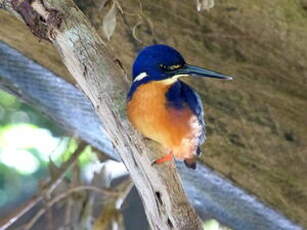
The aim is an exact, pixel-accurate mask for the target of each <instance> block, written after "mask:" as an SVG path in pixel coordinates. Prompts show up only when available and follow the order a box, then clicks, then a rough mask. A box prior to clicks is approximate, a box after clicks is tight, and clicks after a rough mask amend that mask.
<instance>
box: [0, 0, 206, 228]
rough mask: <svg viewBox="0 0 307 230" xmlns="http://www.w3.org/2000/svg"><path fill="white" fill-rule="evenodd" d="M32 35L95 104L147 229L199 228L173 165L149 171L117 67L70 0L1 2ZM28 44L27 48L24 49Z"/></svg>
mask: <svg viewBox="0 0 307 230" xmlns="http://www.w3.org/2000/svg"><path fill="white" fill-rule="evenodd" d="M0 6H5V8H6V9H8V10H9V11H12V12H14V14H16V12H17V13H18V14H19V15H20V16H21V18H22V19H23V20H24V22H25V23H26V24H27V25H28V27H29V28H30V29H31V31H32V32H33V33H34V34H35V35H36V36H38V37H39V38H41V39H46V40H49V41H50V42H52V43H53V44H54V46H55V47H56V48H57V50H58V51H59V53H60V54H61V56H62V59H63V62H64V63H65V65H66V67H67V68H68V70H69V71H70V73H71V74H72V75H73V77H74V78H75V79H76V81H77V82H78V84H79V86H80V88H81V89H82V90H83V91H84V92H85V94H86V95H87V96H88V97H89V99H90V100H91V102H92V103H93V105H94V107H95V109H96V112H97V114H98V116H99V117H100V119H101V121H102V122H103V124H106V126H105V128H106V131H107V133H108V135H109V137H110V140H112V143H113V146H114V148H115V149H116V151H117V152H118V153H119V155H120V157H121V159H122V161H123V162H124V164H125V165H126V167H127V169H128V171H129V173H130V176H131V178H132V180H133V182H134V183H135V185H136V188H137V190H138V192H139V194H140V196H141V198H142V201H143V204H144V207H145V212H146V215H147V219H148V222H149V224H150V226H151V229H155V230H158V229H160V230H161V229H163V230H168V229H169V230H170V229H178V230H179V229H183V230H188V229H191V230H192V229H193V230H197V229H202V228H201V223H200V220H199V218H198V216H197V215H196V213H195V211H194V209H193V208H192V207H191V206H190V204H189V202H188V201H187V198H186V196H185V194H184V191H183V188H182V185H181V181H180V178H179V177H178V174H177V172H176V167H175V165H174V163H171V164H170V165H166V164H165V165H156V166H154V167H153V166H151V162H152V160H153V159H156V158H157V157H158V156H157V151H153V150H150V149H148V148H147V147H146V146H145V145H144V143H143V141H142V138H141V137H140V136H139V135H138V134H137V133H136V132H135V131H134V130H133V129H132V128H131V126H130V125H129V123H128V122H127V120H126V116H125V115H124V114H125V111H124V108H125V106H124V104H125V101H126V92H127V89H128V84H127V82H126V81H125V77H124V74H123V72H122V71H121V69H120V68H119V66H118V65H117V64H116V62H115V61H114V60H116V58H114V57H113V56H112V55H111V54H110V53H109V51H108V50H107V48H106V47H105V45H104V42H103V41H102V40H101V38H100V37H99V36H98V35H97V33H96V31H95V30H94V29H93V28H92V27H91V25H90V24H89V22H88V21H87V19H86V17H85V16H84V15H83V13H82V12H81V11H80V10H79V9H78V8H77V6H76V5H75V4H74V3H73V1H72V0H65V1H64V0H43V1H42V0H32V1H30V0H19V1H18V0H0ZM25 45H26V44H25Z"/></svg>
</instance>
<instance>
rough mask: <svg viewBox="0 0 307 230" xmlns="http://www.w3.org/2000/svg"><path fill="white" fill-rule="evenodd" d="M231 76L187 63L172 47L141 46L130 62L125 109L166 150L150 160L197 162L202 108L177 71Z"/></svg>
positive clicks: (192, 165)
mask: <svg viewBox="0 0 307 230" xmlns="http://www.w3.org/2000/svg"><path fill="white" fill-rule="evenodd" d="M184 76H192V77H210V78H218V79H228V80H230V79H232V78H231V77H230V76H227V75H224V74H221V73H218V72H214V71H211V70H208V69H204V68H201V67H198V66H194V65H189V64H187V63H186V62H185V60H184V58H183V56H182V55H181V54H180V53H179V52H178V51H177V50H176V49H174V48H172V47H170V46H167V45H162V44H157V45H151V46H148V47H145V48H144V49H143V50H141V51H140V52H139V54H138V55H137V57H136V59H135V61H134V64H133V68H132V83H131V87H130V90H129V92H128V96H127V115H128V119H129V121H130V122H131V123H132V125H133V126H134V127H135V128H136V129H137V130H138V131H139V132H140V133H142V134H143V135H144V136H145V137H147V138H149V139H151V140H154V141H155V142H158V143H159V144H160V145H161V146H162V148H163V150H164V151H165V152H166V154H165V155H164V156H163V157H162V158H160V159H157V160H155V161H154V162H153V163H157V164H160V163H163V162H167V161H171V160H172V159H173V158H175V159H177V160H183V161H184V163H185V165H186V166H187V167H188V168H192V169H195V168H196V160H197V157H198V156H199V155H200V153H201V151H200V145H201V144H203V143H204V142H205V139H206V135H205V126H206V123H205V120H204V109H203V105H202V102H201V99H200V97H199V95H198V94H197V93H196V92H195V91H194V90H193V89H192V88H191V87H190V86H189V85H187V84H186V83H184V82H183V81H181V80H180V78H181V77H184Z"/></svg>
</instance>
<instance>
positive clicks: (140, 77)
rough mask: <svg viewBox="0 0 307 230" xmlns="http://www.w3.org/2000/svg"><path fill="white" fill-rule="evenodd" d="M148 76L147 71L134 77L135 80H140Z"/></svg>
mask: <svg viewBox="0 0 307 230" xmlns="http://www.w3.org/2000/svg"><path fill="white" fill-rule="evenodd" d="M147 76H148V75H147V73H145V72H143V73H140V74H139V75H137V76H136V77H135V78H134V80H133V82H137V81H140V80H142V79H144V78H145V77H147Z"/></svg>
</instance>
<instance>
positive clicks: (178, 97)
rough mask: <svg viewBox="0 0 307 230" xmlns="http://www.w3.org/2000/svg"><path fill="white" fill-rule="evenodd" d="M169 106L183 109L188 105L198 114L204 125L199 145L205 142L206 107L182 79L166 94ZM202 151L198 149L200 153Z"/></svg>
mask: <svg viewBox="0 0 307 230" xmlns="http://www.w3.org/2000/svg"><path fill="white" fill-rule="evenodd" d="M166 97H167V100H168V103H169V106H173V107H175V108H177V109H181V108H183V107H184V106H186V105H188V106H189V107H190V109H191V110H192V112H193V113H194V114H195V115H196V116H197V118H198V121H199V122H200V125H201V126H202V127H203V129H202V133H201V135H200V136H199V145H201V144H202V143H204V142H205V140H206V132H205V126H206V124H205V120H204V108H203V104H202V102H201V99H200V97H199V95H198V94H197V93H196V92H194V90H193V89H192V88H191V87H190V86H188V85H187V84H185V83H184V82H182V81H179V80H178V81H177V82H176V83H174V84H173V85H172V86H171V87H170V89H169V91H168V92H167V94H166ZM199 153H200V151H199V149H198V154H199Z"/></svg>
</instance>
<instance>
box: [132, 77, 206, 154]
mask: <svg viewBox="0 0 307 230" xmlns="http://www.w3.org/2000/svg"><path fill="white" fill-rule="evenodd" d="M171 83H172V82H170V81H153V82H149V83H147V84H144V85H141V86H139V87H138V88H137V90H136V92H135V93H134V94H133V97H132V99H131V100H130V101H129V102H128V107H127V113H128V119H129V120H130V121H131V123H132V124H133V125H134V126H135V128H136V129H137V130H139V131H140V132H141V133H142V134H143V135H144V136H146V137H148V138H150V139H152V140H154V141H157V142H158V143H160V144H161V145H162V146H163V147H164V148H166V149H168V150H169V151H171V152H172V153H173V154H174V156H175V158H177V159H181V160H183V159H193V158H194V157H195V155H196V150H197V146H198V137H199V134H200V132H201V129H202V127H201V126H200V124H199V122H198V119H197V117H196V116H195V115H194V114H193V113H192V111H191V109H190V108H189V107H188V106H185V107H184V108H182V109H176V108H173V107H169V106H167V99H166V97H165V94H166V92H167V91H168V89H169V88H170V86H171Z"/></svg>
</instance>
